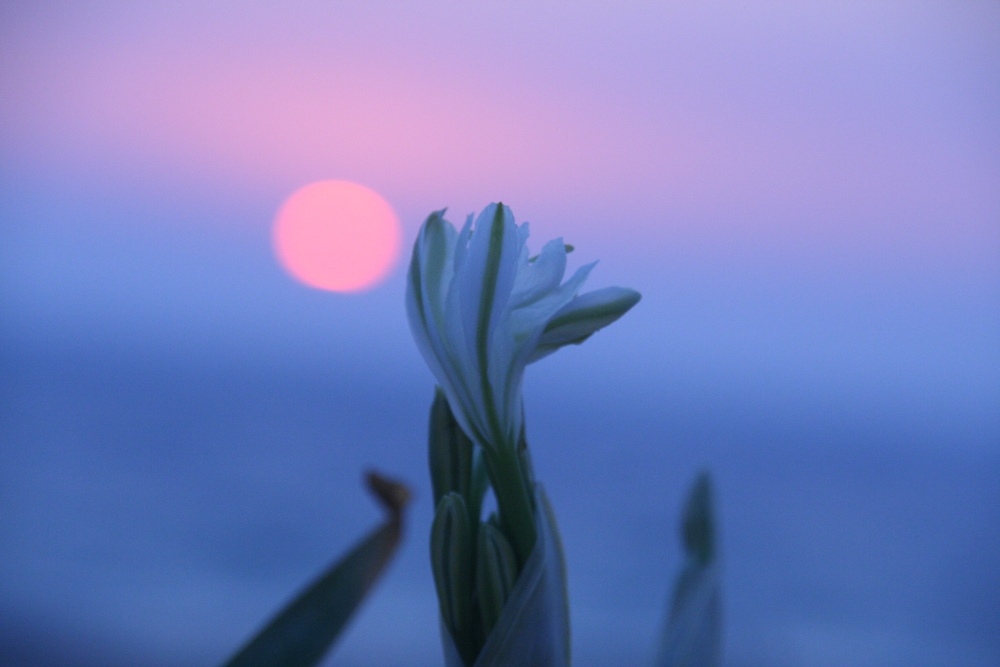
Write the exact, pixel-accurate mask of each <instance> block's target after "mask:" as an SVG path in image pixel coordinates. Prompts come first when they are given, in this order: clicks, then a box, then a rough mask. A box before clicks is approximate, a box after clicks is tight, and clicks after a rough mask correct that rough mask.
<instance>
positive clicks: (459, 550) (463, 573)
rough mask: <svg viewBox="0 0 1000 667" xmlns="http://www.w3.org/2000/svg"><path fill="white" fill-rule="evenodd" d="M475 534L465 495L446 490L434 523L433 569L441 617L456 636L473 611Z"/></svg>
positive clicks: (432, 542) (458, 635) (462, 633)
mask: <svg viewBox="0 0 1000 667" xmlns="http://www.w3.org/2000/svg"><path fill="white" fill-rule="evenodd" d="M472 565H473V554H472V535H471V531H470V529H469V514H468V512H467V511H466V508H465V501H464V500H463V499H462V496H460V495H458V494H457V493H454V492H449V493H446V494H445V495H444V496H443V497H442V498H441V501H440V502H438V505H437V510H436V511H435V513H434V522H433V523H432V524H431V569H432V570H433V572H434V584H435V586H436V587H437V597H438V603H439V605H440V607H441V618H442V619H444V622H445V625H447V627H448V629H449V630H450V631H451V633H452V636H454V637H455V638H456V639H457V638H459V637H460V636H463V635H464V634H466V633H465V629H466V626H467V624H468V622H469V618H470V617H471V611H472V577H473V573H472Z"/></svg>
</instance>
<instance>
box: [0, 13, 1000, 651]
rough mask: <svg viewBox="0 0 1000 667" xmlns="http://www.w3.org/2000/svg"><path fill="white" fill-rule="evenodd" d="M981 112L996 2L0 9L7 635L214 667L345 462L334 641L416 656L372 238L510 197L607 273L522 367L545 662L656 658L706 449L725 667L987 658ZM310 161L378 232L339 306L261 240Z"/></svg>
mask: <svg viewBox="0 0 1000 667" xmlns="http://www.w3.org/2000/svg"><path fill="white" fill-rule="evenodd" d="M998 121H1000V8H998V7H997V5H996V4H995V3H989V2H959V3H955V2H950V3H946V2H913V3H905V5H904V4H901V3H890V2H853V1H851V2H837V3H834V2H815V3H809V4H806V5H804V4H802V3H791V2H758V3H715V2H710V3H694V2H690V3H683V2H678V3H641V2H634V3H629V2H626V3H614V4H612V3H601V2H577V3H573V4H572V5H570V4H569V3H542V6H539V3H525V2H505V3H498V2H484V3H477V4H471V3H457V2H412V3H405V4H404V3H388V2H366V3H357V2H337V3H333V2H326V3H281V4H279V3H266V2H255V3H244V4H241V5H240V6H239V7H236V6H235V5H228V4H222V3H219V4H215V5H213V6H211V7H206V6H205V5H204V4H203V3H193V2H191V3H188V2H171V3H166V2H151V3H143V4H142V5H141V6H140V5H136V4H134V3H133V4H128V3H114V2H107V3H89V4H87V5H79V4H73V3H63V2H40V3H5V4H4V7H3V8H2V9H0V341H2V342H0V369H2V372H0V401H2V402H0V504H2V505H0V506H2V510H3V511H2V513H0V516H2V517H3V518H2V520H0V557H2V559H3V561H4V562H5V564H6V565H5V568H4V569H5V572H4V574H3V575H0V652H2V653H3V654H4V655H7V656H13V658H11V659H13V660H15V662H14V663H13V664H24V665H29V664H30V665H53V666H55V665H89V664H94V665H98V664H100V665H107V664H123V665H124V664H129V665H150V666H153V665H168V664H169V665H195V664H211V663H218V662H221V661H222V660H223V659H225V657H226V656H227V655H228V654H229V652H230V651H232V650H234V649H235V648H236V647H237V646H238V645H239V644H240V643H241V642H242V641H243V640H244V639H245V638H246V637H247V636H248V635H249V634H250V633H251V632H252V630H253V628H254V627H256V625H258V624H259V623H261V622H262V621H263V620H264V619H265V618H267V616H268V615H269V614H270V613H271V611H273V610H274V609H275V608H276V607H277V606H278V605H280V604H281V602H282V601H283V600H284V599H286V597H287V596H288V595H290V594H291V593H292V591H294V590H295V589H297V588H298V587H299V586H301V585H302V584H303V583H305V581H307V580H308V579H309V578H310V577H311V576H313V574H315V573H316V572H318V571H319V570H320V569H321V568H322V567H323V566H324V565H325V564H326V563H328V562H329V561H330V560H332V559H333V558H334V557H335V556H336V555H337V554H338V553H340V552H342V551H343V550H345V549H346V548H348V547H349V546H350V545H351V544H352V543H353V542H354V541H355V540H357V539H359V538H360V537H361V536H362V535H363V534H364V532H365V531H366V530H368V529H369V528H370V527H372V526H374V525H375V524H376V523H377V521H378V520H379V515H378V512H377V510H376V508H374V507H373V506H372V505H371V503H370V502H369V501H368V499H367V498H365V496H364V492H363V490H362V488H361V484H360V478H361V474H362V472H363V471H364V470H365V469H367V468H368V467H376V468H378V469H380V470H383V471H385V472H386V473H388V474H392V475H396V476H399V477H402V478H404V479H405V480H406V481H407V482H408V483H409V484H411V486H413V488H414V490H415V493H416V501H415V503H414V507H413V511H412V515H411V522H410V527H409V537H408V539H407V542H406V543H405V545H404V547H403V549H402V551H401V553H400V554H399V556H398V559H397V562H396V563H395V564H394V566H393V568H392V569H391V570H390V572H389V574H388V576H387V577H386V579H385V580H384V581H383V582H382V583H381V584H380V586H379V588H378V589H377V590H376V592H375V594H374V595H373V597H372V599H371V600H370V601H369V602H368V604H367V605H366V607H365V608H364V609H363V610H362V611H361V614H360V615H359V617H358V618H357V619H356V620H355V622H354V624H353V625H352V627H351V629H350V631H349V633H348V634H347V636H345V637H344V639H343V641H342V642H341V644H340V645H339V646H338V647H337V649H336V651H335V652H334V654H333V656H332V658H331V664H343V665H353V664H357V665H361V664H373V663H374V664H408V665H438V664H441V658H440V649H439V647H438V645H437V623H436V619H435V613H436V611H435V601H434V592H433V585H432V582H431V578H430V572H429V567H428V564H427V555H426V550H427V543H426V536H427V531H428V527H429V522H430V514H431V508H430V506H429V501H428V496H429V494H430V487H429V484H428V482H427V475H426V472H425V453H424V445H425V443H424V438H425V429H426V424H425V421H426V411H427V408H428V406H429V402H430V398H431V395H432V387H433V380H432V378H431V375H430V373H429V371H428V370H427V369H426V367H425V366H424V365H423V363H422V360H421V359H420V357H419V354H418V353H417V351H416V347H415V345H414V344H413V342H412V340H411V339H410V335H409V330H408V326H407V323H406V318H405V314H404V309H403V291H404V287H405V275H404V274H405V258H406V256H407V253H408V247H409V245H410V244H411V243H412V240H413V238H414V237H415V235H416V232H417V229H418V228H419V225H420V223H421V222H422V221H423V219H424V218H425V217H426V216H427V214H428V213H430V212H431V211H433V210H437V209H440V208H442V207H445V206H447V207H449V208H448V210H449V217H450V218H451V219H452V221H453V222H461V221H462V220H463V219H464V217H465V215H467V214H468V213H470V212H473V211H477V210H479V209H481V208H482V207H483V206H485V205H486V204H488V203H489V202H491V201H498V200H502V201H503V202H504V203H507V204H508V205H510V206H511V207H512V209H513V211H514V214H515V216H517V218H518V220H519V221H523V220H528V221H530V224H531V238H530V240H529V245H530V246H531V247H532V248H535V249H537V248H540V247H541V244H542V243H544V242H545V241H547V240H548V239H550V238H555V237H560V236H561V237H563V238H564V239H565V240H566V242H567V243H571V244H572V245H574V246H575V248H576V250H575V252H574V253H573V254H572V255H571V262H576V264H575V266H579V265H580V264H582V263H585V262H588V261H592V260H594V259H598V260H600V262H599V264H598V265H597V267H596V268H595V270H594V272H593V273H592V277H591V278H590V280H589V281H588V285H589V286H591V287H600V286H605V285H625V286H629V287H633V288H635V289H638V290H639V291H640V292H641V293H642V294H643V299H642V301H641V302H640V304H639V305H638V306H637V307H636V308H635V309H634V310H633V312H631V313H629V314H628V315H627V316H626V317H625V318H624V319H623V320H622V321H621V322H619V323H618V324H616V325H615V326H613V327H611V328H609V329H608V330H607V331H604V332H601V333H599V334H597V335H595V336H594V337H593V338H592V339H591V340H589V341H587V343H586V344H585V345H583V346H581V347H580V348H578V349H576V348H574V349H572V350H564V351H561V352H560V353H559V354H557V355H554V356H553V357H551V358H548V359H545V360H544V361H542V362H540V363H539V364H538V365H537V366H534V367H532V368H531V369H529V372H528V374H527V378H526V384H525V401H526V411H527V418H528V428H529V435H530V437H531V439H532V446H533V449H534V458H535V461H536V466H537V468H538V475H539V477H540V478H541V479H542V480H543V482H544V484H545V486H546V488H547V489H548V491H549V495H550V496H551V498H552V501H553V504H554V506H555V509H556V512H557V515H558V517H559V521H560V526H561V528H562V532H563V536H564V539H565V542H566V549H567V557H568V561H569V576H570V595H571V600H572V609H573V626H574V630H575V635H574V651H575V664H577V665H581V666H586V665H606V664H626V663H627V664H642V663H643V661H647V662H648V660H649V659H650V658H651V656H652V653H653V649H654V646H655V636H656V632H657V627H658V625H659V624H660V623H661V622H662V619H663V615H664V613H665V608H666V599H667V592H668V590H669V588H670V585H671V581H672V577H673V575H674V573H675V571H676V568H677V566H678V565H679V562H680V554H679V541H678V539H677V534H676V526H675V524H676V519H677V513H678V511H679V510H680V507H681V503H682V500H683V496H684V493H685V491H686V488H687V485H688V484H689V483H690V482H691V480H693V478H694V476H695V475H696V474H697V471H698V470H699V469H701V468H703V467H708V468H709V469H710V470H711V471H712V473H713V475H714V478H715V481H716V487H717V491H718V499H719V508H718V510H719V514H720V517H721V519H720V530H721V541H722V545H723V554H724V558H725V560H724V580H723V583H724V595H725V600H726V602H725V605H726V607H725V608H726V617H725V618H726V646H725V664H727V665H732V666H734V667H740V666H743V665H747V666H749V665H758V664H768V665H777V666H779V667H781V666H784V665H788V666H793V665H803V664H809V665H831V666H833V665H845V664H851V665H907V666H921V665H923V666H928V667H929V666H936V665H942V666H943V665H956V664H961V665H994V664H996V662H997V660H998V659H1000V643H998V641H997V639H996V633H995V627H993V626H994V625H995V619H996V618H998V617H1000V602H998V600H1000V577H998V576H997V575H996V572H997V571H998V567H997V566H998V565H1000V562H998V556H997V554H998V549H1000V539H998V538H997V537H996V534H997V530H996V528H997V526H998V525H1000V510H998V509H997V508H998V507H1000V502H998V501H1000V224H998V221H1000V187H998V186H997V184H998V183H1000V122H998ZM331 178H333V179H345V180H350V181H354V182H357V183H360V184H362V185H364V186H366V187H368V188H371V189H373V190H375V191H377V192H378V193H380V194H381V195H382V196H383V197H384V198H385V199H386V200H387V201H388V202H389V203H390V204H391V205H392V206H393V208H394V209H395V211H396V213H397V214H398V216H399V218H400V221H401V224H402V232H403V253H402V255H401V257H400V260H399V262H398V263H397V265H396V266H395V268H394V269H393V270H392V271H390V272H389V274H388V276H387V277H386V278H385V280H384V281H383V282H381V283H379V284H378V285H375V286H373V287H372V288H371V289H369V290H366V291H362V292H357V293H351V294H335V293H330V292H323V291H319V290H315V289H312V288H309V287H307V286H305V285H302V284H300V283H297V282H296V281H295V280H294V279H293V278H292V277H291V276H289V275H288V274H287V273H285V272H284V271H283V269H282V268H281V266H280V265H279V263H278V261H277V260H276V259H275V253H274V250H273V248H272V247H271V238H272V237H271V226H272V223H273V219H274V216H275V213H276V212H277V211H278V209H279V207H280V206H281V204H282V202H283V201H284V200H285V198H286V197H288V196H289V195H290V194H291V193H292V192H293V191H295V190H296V189H298V188H299V187H301V186H303V185H306V184H307V183H310V182H313V181H317V180H321V179H331Z"/></svg>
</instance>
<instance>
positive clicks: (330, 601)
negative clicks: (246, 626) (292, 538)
mask: <svg viewBox="0 0 1000 667" xmlns="http://www.w3.org/2000/svg"><path fill="white" fill-rule="evenodd" d="M367 482H368V488H369V490H370V491H371V492H372V493H373V494H374V495H375V496H376V498H377V499H378V500H379V501H380V503H381V504H382V505H383V506H384V507H385V509H386V510H387V511H388V517H387V519H386V521H385V522H384V523H383V524H382V525H381V526H380V527H379V528H377V529H375V530H373V531H372V532H371V533H370V534H369V535H368V537H366V538H365V539H364V540H362V541H361V542H360V543H358V544H357V545H356V546H355V547H354V548H353V549H352V550H351V551H350V552H349V553H348V554H347V555H346V556H344V557H343V558H342V559H341V560H339V561H337V562H336V563H334V564H333V565H332V566H331V567H330V568H329V569H328V570H327V571H325V572H324V573H323V574H321V575H320V576H319V578H317V579H316V580H315V581H314V582H313V583H312V584H311V585H309V586H308V587H307V588H306V589H305V590H304V591H303V592H302V593H301V594H299V596H298V597H296V598H295V599H294V600H292V601H291V602H290V603H289V604H288V606H287V607H285V608H284V609H283V610H282V611H281V612H280V613H278V615H277V616H275V617H274V619H273V620H272V621H271V622H270V623H268V624H267V626H265V627H264V628H263V629H262V630H261V631H260V632H259V633H257V635H256V636H255V637H254V638H253V639H251V640H250V641H249V642H248V643H247V644H246V645H245V646H244V647H243V648H242V649H241V650H240V651H239V652H238V653H236V655H234V656H233V657H232V658H230V660H229V661H228V662H226V663H225V667H311V666H312V665H315V664H317V663H318V662H319V661H320V660H321V659H322V658H323V656H324V654H325V653H326V652H327V650H328V649H329V648H330V646H332V645H333V643H334V641H335V640H336V639H337V637H338V636H339V635H340V633H341V631H343V629H344V627H345V626H346V625H347V622H348V621H349V620H350V618H351V616H352V615H353V614H354V612H355V611H356V610H357V608H358V606H359V605H360V604H361V602H362V600H364V598H365V596H366V595H367V594H368V593H369V592H370V591H371V589H372V587H373V586H374V584H375V582H376V581H377V580H378V578H379V577H380V576H381V574H382V572H383V571H384V570H385V567H386V565H388V563H389V561H390V559H391V558H392V556H393V554H394V553H395V552H396V548H397V547H398V546H399V542H400V538H401V536H402V531H403V510H404V508H405V506H406V504H407V502H408V501H409V491H408V490H407V489H406V487H405V486H403V485H402V484H400V483H398V482H395V481H393V480H389V479H386V478H384V477H381V476H380V475H378V474H377V473H373V472H370V473H368V475H367Z"/></svg>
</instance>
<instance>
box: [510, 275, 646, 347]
mask: <svg viewBox="0 0 1000 667" xmlns="http://www.w3.org/2000/svg"><path fill="white" fill-rule="evenodd" d="M640 298H641V295H640V294H639V293H638V292H636V291H635V290H632V289H628V288H626V287H606V288H604V289H599V290H594V291H593V292H587V293H586V294H582V295H580V296H578V297H576V298H575V299H573V300H572V301H571V302H569V303H568V304H567V305H566V306H565V307H563V308H562V309H561V310H560V311H559V312H558V313H556V314H555V315H554V316H553V317H552V319H551V320H549V323H548V324H547V325H546V326H545V331H544V332H543V333H542V336H541V338H540V339H539V340H538V345H537V346H536V348H535V351H534V353H533V354H532V356H531V358H530V360H529V362H531V361H537V360H539V359H541V358H542V357H545V356H548V355H549V354H552V353H553V352H555V351H556V350H558V349H559V348H560V347H563V346H564V345H571V344H572V345H579V344H580V343H582V342H583V341H585V340H587V338H589V337H590V336H591V335H592V334H593V333H594V332H595V331H597V330H598V329H602V328H604V327H606V326H608V325H609V324H611V323H612V322H614V321H615V320H617V319H618V318H620V317H621V316H622V315H624V314H625V313H627V312H628V311H629V310H630V309H631V308H632V306H634V305H635V304H637V303H638V302H639V299H640Z"/></svg>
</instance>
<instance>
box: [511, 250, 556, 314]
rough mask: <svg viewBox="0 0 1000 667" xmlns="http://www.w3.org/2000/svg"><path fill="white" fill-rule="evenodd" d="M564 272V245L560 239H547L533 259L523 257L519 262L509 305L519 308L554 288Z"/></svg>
mask: <svg viewBox="0 0 1000 667" xmlns="http://www.w3.org/2000/svg"><path fill="white" fill-rule="evenodd" d="M524 254H525V255H527V252H525V253H524ZM565 273H566V245H565V244H564V243H563V241H562V239H555V240H554V241H549V242H548V243H546V244H545V247H543V248H542V252H541V253H539V255H538V257H536V258H535V259H534V261H528V260H527V259H525V261H524V262H523V263H521V264H519V266H518V270H517V279H516V280H515V282H514V291H513V293H512V294H511V297H510V307H511V308H521V307H523V306H526V305H528V304H530V303H533V302H534V301H537V300H538V299H540V298H541V297H543V296H545V294H547V293H548V292H551V291H553V290H555V289H556V288H558V287H559V283H560V282H562V279H563V274H565Z"/></svg>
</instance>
